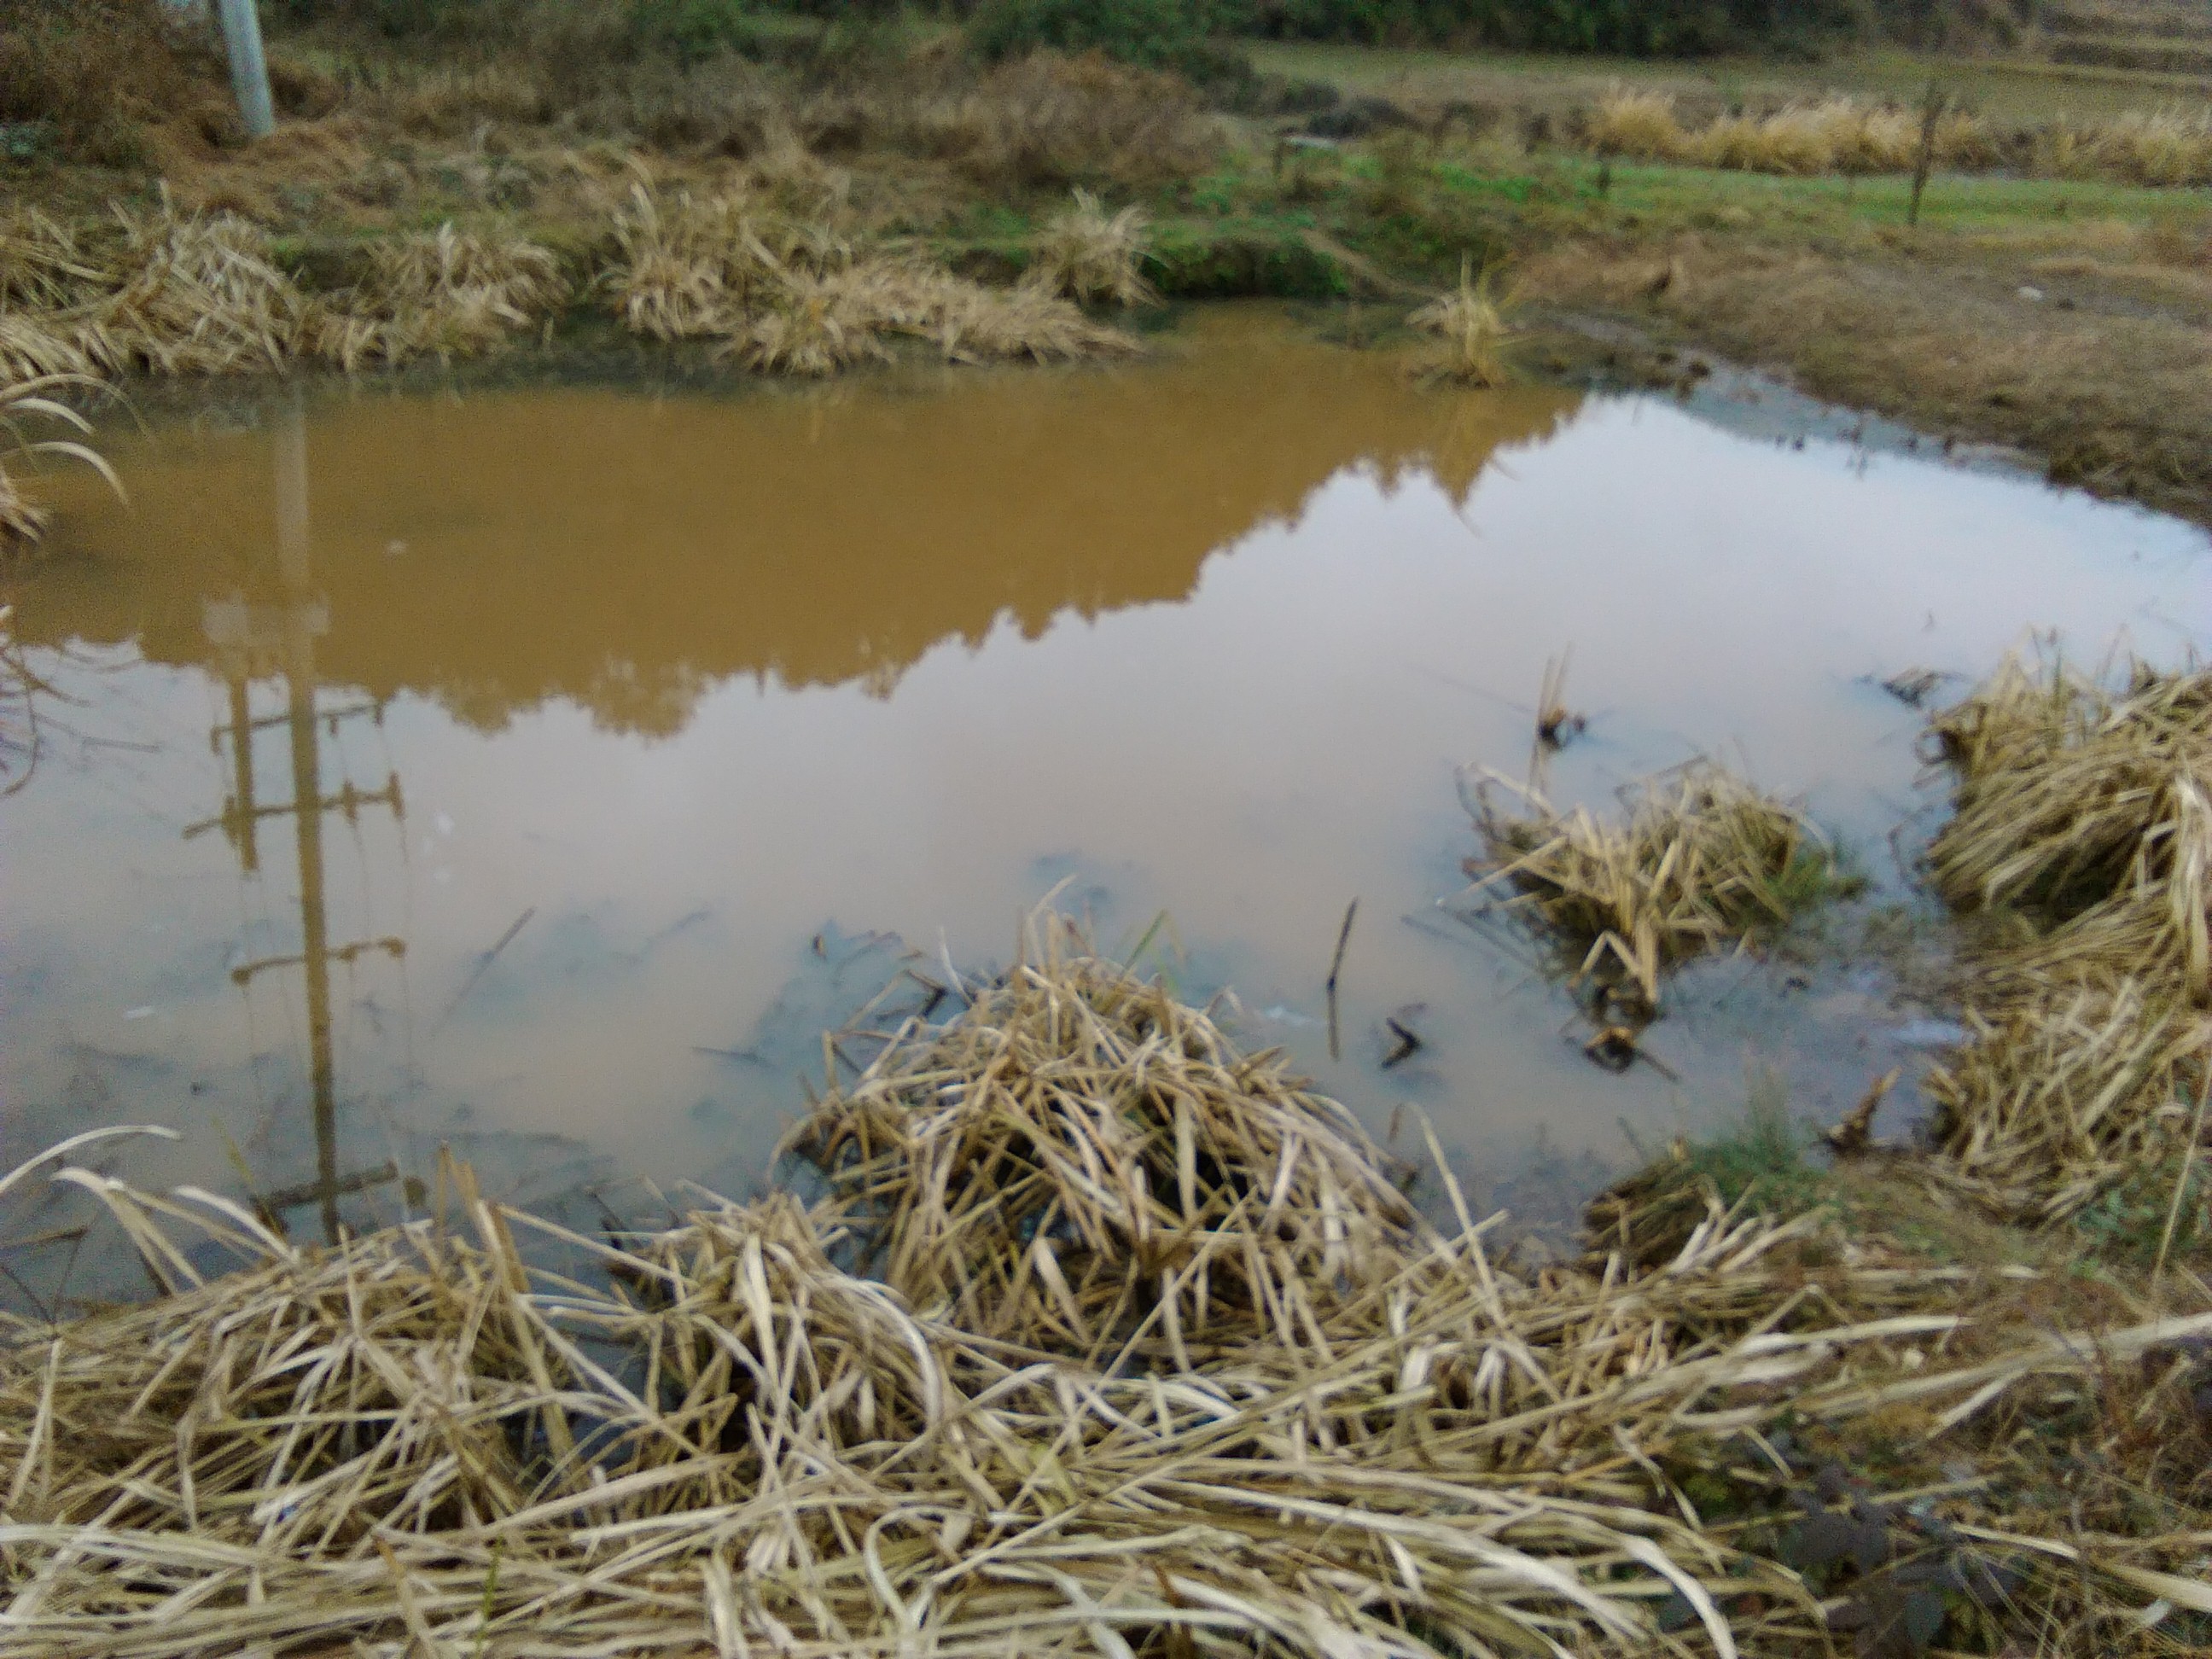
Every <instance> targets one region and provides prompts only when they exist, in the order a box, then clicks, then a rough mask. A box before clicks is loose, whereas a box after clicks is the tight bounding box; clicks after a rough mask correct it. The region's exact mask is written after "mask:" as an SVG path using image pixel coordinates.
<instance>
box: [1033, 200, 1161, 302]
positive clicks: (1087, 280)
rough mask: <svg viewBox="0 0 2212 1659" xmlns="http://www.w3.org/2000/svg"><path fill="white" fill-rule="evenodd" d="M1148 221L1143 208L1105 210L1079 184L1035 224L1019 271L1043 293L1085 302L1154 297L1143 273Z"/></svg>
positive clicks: (1140, 299)
mask: <svg viewBox="0 0 2212 1659" xmlns="http://www.w3.org/2000/svg"><path fill="white" fill-rule="evenodd" d="M1149 225H1150V222H1149V221H1148V220H1147V219H1146V215H1145V210H1143V209H1142V208H1139V207H1125V208H1123V209H1122V210H1121V211H1120V212H1118V213H1114V214H1110V215H1109V213H1108V212H1107V211H1106V210H1105V208H1104V207H1103V205H1102V204H1100V202H1099V200H1098V198H1097V197H1096V196H1093V195H1092V194H1091V192H1090V191H1087V190H1078V191H1076V192H1075V200H1074V203H1073V205H1072V206H1069V207H1065V208H1062V209H1061V210H1060V211H1059V212H1058V213H1055V214H1054V215H1053V216H1052V217H1051V218H1049V219H1048V220H1046V221H1045V222H1044V224H1043V226H1042V228H1040V229H1039V230H1038V232H1037V234H1036V240H1035V241H1034V242H1033V243H1032V244H1031V246H1030V267H1029V270H1028V271H1026V272H1025V273H1024V275H1025V276H1028V277H1030V279H1032V280H1033V281H1034V282H1035V283H1036V285H1037V286H1039V287H1041V288H1042V289H1044V290H1045V291H1046V292H1047V293H1049V294H1058V295H1065V296H1066V297H1067V298H1068V299H1071V300H1073V301H1078V302H1079V303H1080V304H1084V305H1091V304H1094V303H1097V302H1098V301H1107V302H1109V303H1111V304H1114V305H1118V306H1140V305H1149V304H1151V303H1152V301H1154V300H1155V299H1156V298H1157V297H1158V296H1157V295H1155V294H1154V293H1153V292H1152V284H1151V283H1147V282H1146V280H1145V277H1144V262H1145V254H1146V230H1147V229H1148V228H1149Z"/></svg>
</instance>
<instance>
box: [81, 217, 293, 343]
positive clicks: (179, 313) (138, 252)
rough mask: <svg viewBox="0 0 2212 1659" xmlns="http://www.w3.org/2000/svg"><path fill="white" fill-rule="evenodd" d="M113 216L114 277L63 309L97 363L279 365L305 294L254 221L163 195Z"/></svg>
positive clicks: (290, 340)
mask: <svg viewBox="0 0 2212 1659" xmlns="http://www.w3.org/2000/svg"><path fill="white" fill-rule="evenodd" d="M118 221H119V222H120V227H121V231H122V244H121V247H120V250H119V252H118V256H117V261H116V281H115V283H114V286H113V287H112V289H111V290H110V291H109V292H108V293H106V295H102V296H101V297H100V298H99V299H98V300H96V301H93V302H92V303H91V304H89V305H88V306H85V307H80V308H79V310H77V311H76V312H74V313H64V316H65V317H68V318H69V319H70V320H71V321H72V322H73V323H74V325H75V329H76V339H77V342H78V343H79V344H80V345H81V346H82V349H84V351H85V352H86V353H87V355H88V356H90V357H91V358H92V359H93V360H94V362H97V363H99V364H100V366H101V367H102V368H106V369H108V370H110V371H112V372H117V373H120V372H123V371H125V370H129V369H139V370H145V371H150V372H153V373H158V374H246V373H251V372H253V371H256V370H268V369H281V368H283V367H284V365H285V363H286V362H288V361H289V359H290V358H291V357H292V356H294V355H295V353H296V351H297V350H298V349H299V346H300V343H301V334H302V330H303V327H304V325H305V323H306V320H307V301H306V299H305V296H303V295H301V292H300V289H299V288H298V287H297V285H296V284H295V283H294V282H293V281H292V279H291V277H290V276H288V275H287V274H286V273H285V272H284V271H283V270H281V269H280V268H279V267H278V266H277V265H276V262H275V258H274V255H273V251H272V249H271V247H270V240H269V235H268V233H267V232H265V231H264V230H263V229H262V228H260V227H259V226H258V225H256V224H254V223H252V222H251V221H249V220H246V219H241V218H240V217H238V216H235V215H234V214H228V213H216V214H198V213H180V212H179V211H178V210H176V209H175V208H174V207H173V205H172V204H169V203H168V202H167V200H166V199H165V200H164V201H163V202H162V203H161V204H160V205H159V206H157V207H155V208H154V209H151V210H147V211H144V212H138V213H133V212H128V211H121V210H118Z"/></svg>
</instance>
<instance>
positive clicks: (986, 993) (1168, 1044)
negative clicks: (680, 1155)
mask: <svg viewBox="0 0 2212 1659" xmlns="http://www.w3.org/2000/svg"><path fill="white" fill-rule="evenodd" d="M1079 950H1080V944H1079V940H1077V939H1074V938H1073V936H1071V935H1070V934H1069V933H1067V932H1066V930H1065V929H1064V928H1063V927H1060V926H1059V925H1058V924H1057V923H1054V925H1053V926H1052V927H1050V928H1049V929H1048V931H1047V933H1046V936H1045V938H1044V939H1043V940H1042V943H1041V944H1040V943H1039V942H1037V941H1034V940H1033V941H1032V949H1031V951H1030V958H1031V959H1030V960H1029V961H1026V962H1024V964H1023V965H1022V966H1020V967H1018V969H1016V970H1015V971H1014V972H1013V973H1012V975H1009V977H1008V979H1007V981H1006V983H1005V984H1003V985H999V986H994V987H989V988H987V989H986V990H983V991H981V992H979V993H978V994H976V996H975V1000H974V1001H973V1002H972V1004H971V1005H970V1006H969V1011H968V1012H967V1013H966V1014H964V1015H963V1017H962V1018H959V1019H958V1020H957V1021H955V1022H953V1023H952V1024H951V1025H949V1026H947V1027H945V1028H944V1029H943V1030H932V1031H923V1032H919V1033H915V1034H913V1035H911V1036H908V1037H907V1038H906V1039H904V1040H902V1041H900V1042H894V1043H893V1044H891V1045H890V1048H887V1049H886V1050H885V1051H884V1054H881V1055H880V1056H879V1057H878V1058H877V1060H875V1061H874V1063H873V1064H872V1065H871V1066H869V1067H868V1068H867V1070H866V1072H865V1073H862V1075H861V1076H860V1078H859V1079H857V1080H856V1081H855V1082H854V1084H853V1085H851V1086H850V1087H849V1088H842V1089H838V1090H835V1091H832V1092H831V1093H830V1095H829V1097H827V1098H826V1099H824V1100H823V1101H822V1102H821V1103H818V1104H817V1106H816V1107H815V1108H814V1109H813V1110H812V1111H811V1113H809V1114H808V1115H807V1116H806V1118H805V1120H804V1121H802V1122H800V1123H799V1126H798V1127H796V1128H795V1129H794V1130H793V1132H792V1133H791V1135H790V1136H789V1137H788V1138H787V1139H786V1142H785V1144H784V1151H785V1152H797V1153H799V1154H803V1155H804V1156H805V1158H808V1159H809V1160H810V1161H811V1162H813V1163H815V1164H818V1165H819V1166H821V1167H822V1168H823V1170H826V1171H827V1172H828V1173H829V1178H830V1181H831V1183H832V1187H833V1190H834V1191H835V1192H836V1194H837V1195H838V1196H839V1197H840V1198H841V1200H842V1201H843V1203H844V1206H845V1207H846V1210H847V1212H848V1214H850V1215H851V1216H853V1217H854V1218H855V1222H856V1225H860V1227H861V1237H862V1240H863V1252H862V1258H861V1259H862V1261H863V1262H864V1263H865V1264H866V1265H869V1266H870V1267H873V1268H875V1269H877V1270H878V1271H880V1273H882V1275H883V1277H884V1280H885V1282H886V1283H888V1284H889V1285H891V1286H892V1287H893V1288H894V1289H896V1290H897V1291H900V1292H901V1293H902V1294H903V1295H904V1296H905V1297H907V1299H908V1301H909V1302H910V1303H912V1304H914V1305H915V1306H916V1307H918V1308H922V1309H925V1310H935V1311H937V1313H938V1314H939V1316H941V1317H944V1318H946V1319H949V1320H951V1322H953V1323H956V1324H957V1325H959V1326H961V1327H962V1328H964V1329H967V1330H971V1331H974V1332H976V1333H978V1334H981V1335H984V1336H988V1337H994V1338H1007V1339H1012V1338H1020V1339H1022V1340H1029V1341H1036V1340H1041V1339H1046V1338H1048V1339H1049V1340H1051V1342H1052V1344H1053V1345H1054V1346H1067V1347H1072V1348H1073V1349H1075V1350H1077V1351H1091V1350H1095V1349H1096V1348H1097V1346H1098V1345H1100V1344H1102V1343H1104V1342H1107V1341H1109V1340H1112V1341H1120V1340H1126V1339H1127V1336H1128V1335H1129V1334H1130V1332H1131V1331H1132V1330H1133V1328H1137V1327H1139V1326H1140V1325H1145V1326H1149V1325H1151V1324H1152V1323H1153V1322H1154V1321H1156V1320H1157V1322H1158V1326H1159V1329H1160V1333H1161V1334H1162V1335H1164V1338H1165V1339H1166V1340H1167V1341H1168V1342H1169V1343H1170V1345H1171V1346H1176V1347H1177V1348H1178V1349H1180V1347H1181V1345H1182V1344H1183V1343H1184V1342H1185V1341H1186V1340H1200V1339H1208V1338H1212V1336H1214V1335H1215V1334H1216V1333H1217V1331H1218V1327H1219V1326H1220V1325H1221V1323H1222V1322H1224V1321H1227V1322H1231V1323H1233V1324H1237V1326H1238V1328H1241V1329H1243V1330H1246V1331H1248V1332H1249V1331H1250V1330H1253V1329H1267V1328H1275V1329H1277V1330H1278V1331H1279V1334H1281V1335H1282V1336H1283V1337H1284V1338H1285V1340H1288V1341H1290V1342H1291V1343H1293V1344H1295V1343H1297V1341H1298V1340H1300V1338H1299V1329H1300V1327H1301V1324H1302V1322H1303V1321H1304V1319H1306V1318H1309V1317H1310V1316H1311V1310H1310V1304H1311V1303H1312V1302H1313V1300H1314V1298H1316V1297H1329V1296H1331V1295H1332V1294H1333V1291H1332V1290H1331V1287H1333V1286H1335V1285H1353V1284H1358V1283H1364V1282H1366V1281H1367V1280H1368V1279H1371V1278H1372V1276H1373V1270H1374V1262H1373V1261H1372V1259H1371V1258H1373V1257H1374V1256H1375V1255H1376V1253H1377V1252H1378V1251H1387V1250H1388V1249H1391V1248H1393V1247H1394V1246H1395V1243H1398V1242H1400V1241H1401V1240H1403V1239H1404V1238H1405V1237H1407V1228H1408V1227H1409V1226H1410V1225H1411V1223H1412V1220H1413V1212H1412V1210H1411V1208H1410V1206H1408V1205H1407V1202H1406V1200H1404V1198H1403V1197H1402V1196H1401V1194H1399V1192H1398V1191H1397V1189H1396V1188H1395V1187H1393V1186H1391V1185H1390V1184H1389V1182H1388V1181H1387V1180H1386V1179H1385V1178H1384V1176H1383V1160H1382V1158H1380V1156H1379V1154H1378V1153H1377V1152H1376V1149H1375V1148H1374V1147H1373V1146H1371V1145H1370V1143H1369V1142H1368V1140H1367V1138H1366V1136H1365V1134H1364V1133H1363V1132H1362V1131H1361V1129H1360V1128H1359V1126H1358V1122H1357V1121H1355V1120H1354V1119H1353V1118H1352V1116H1351V1115H1350V1114H1349V1113H1347V1112H1346V1110H1345V1109H1344V1108H1343V1107H1341V1106H1340V1105H1338V1104H1337V1103H1335V1102H1334V1101H1330V1100H1327V1099H1324V1098H1322V1097H1318V1096H1316V1095H1313V1094H1311V1093H1309V1092H1308V1091H1306V1089H1305V1087H1304V1085H1302V1084H1301V1083H1300V1082H1299V1081H1298V1080H1297V1079H1294V1078H1292V1077H1291V1076H1290V1075H1289V1074H1288V1073H1287V1072H1286V1071H1285V1068H1284V1067H1283V1066H1282V1065H1281V1064H1280V1063H1279V1061H1277V1060H1272V1059H1269V1058H1267V1057H1261V1058H1259V1059H1256V1060H1253V1059H1246V1058H1245V1057H1243V1055H1240V1054H1238V1053H1237V1051H1236V1050H1235V1049H1234V1048H1232V1047H1231V1044H1230V1043H1229V1042H1228V1040H1227V1039H1226V1038H1225V1036H1224V1035H1223V1033H1222V1032H1221V1031H1220V1030H1219V1029H1218V1027H1216V1026H1215V1025H1214V1024H1213V1023H1212V1020H1210V1019H1208V1018H1206V1016H1205V1015H1204V1014H1202V1013H1200V1012H1198V1011H1196V1010H1194V1009H1191V1008H1188V1007H1186V1006H1182V1005H1181V1004H1179V1003H1177V1002H1176V1000H1174V998H1172V997H1171V996H1170V995H1169V994H1168V993H1167V992H1166V991H1165V990H1164V988H1163V987H1160V986H1159V985H1158V983H1156V982H1148V981H1144V980H1141V979H1139V978H1138V977H1137V976H1136V975H1133V974H1132V973H1131V972H1129V971H1128V970H1127V969H1124V968H1122V967H1121V966H1119V965H1118V964H1116V963H1111V962H1107V961H1104V960H1102V959H1100V958H1097V957H1091V956H1089V955H1086V954H1078V953H1077V952H1078V951H1079ZM946 1079H972V1081H969V1082H966V1083H963V1084H962V1085H960V1086H958V1087H957V1088H948V1087H947V1086H946Z"/></svg>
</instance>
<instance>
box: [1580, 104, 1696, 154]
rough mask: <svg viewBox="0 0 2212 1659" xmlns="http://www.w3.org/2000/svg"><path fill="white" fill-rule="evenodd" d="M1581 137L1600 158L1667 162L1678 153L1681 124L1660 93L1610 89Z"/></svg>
mask: <svg viewBox="0 0 2212 1659" xmlns="http://www.w3.org/2000/svg"><path fill="white" fill-rule="evenodd" d="M1584 136H1585V137H1586V139H1587V140H1588V142H1589V146H1590V148H1591V149H1595V151H1597V153H1598V154H1599V155H1625V156H1628V157H1630V158H1631V159H1632V160H1636V161H1674V160H1675V159H1676V158H1677V157H1678V156H1680V155H1681V153H1682V146H1683V141H1684V134H1683V131H1682V124H1681V121H1680V118H1679V117H1678V116H1677V115H1676V113H1675V110H1674V98H1673V97H1672V96H1671V95H1669V94H1666V93H1662V92H1638V91H1633V90H1631V89H1629V88H1624V87H1618V86H1616V87H1613V88H1611V89H1610V90H1608V91H1607V93H1606V94H1605V95H1604V96H1603V97H1602V98H1601V99H1599V100H1598V103H1597V107H1596V108H1595V110H1593V111H1592V112H1590V115H1589V121H1588V123H1587V124H1586V126H1585V128H1584Z"/></svg>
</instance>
